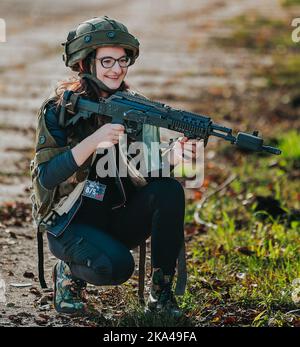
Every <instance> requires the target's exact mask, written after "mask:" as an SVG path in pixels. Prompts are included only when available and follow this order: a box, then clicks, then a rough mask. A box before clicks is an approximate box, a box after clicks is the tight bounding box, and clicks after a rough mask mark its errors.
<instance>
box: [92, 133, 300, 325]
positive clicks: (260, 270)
mask: <svg viewBox="0 0 300 347" xmlns="http://www.w3.org/2000/svg"><path fill="white" fill-rule="evenodd" d="M298 140H299V134H297V133H296V132H295V131H291V132H289V133H287V134H286V135H284V136H282V135H281V137H280V138H278V139H277V142H278V144H279V147H280V148H281V149H282V150H283V151H284V155H282V157H277V156H271V155H262V154H245V153H243V152H240V151H239V150H235V151H234V150H232V147H231V148H230V149H231V151H232V152H231V166H228V168H227V170H228V173H232V172H234V173H235V174H236V175H237V178H236V179H235V180H234V181H232V183H230V184H229V185H228V186H227V187H226V189H225V190H223V191H222V192H219V193H216V194H214V195H212V196H211V197H210V198H208V199H207V200H206V202H205V204H204V205H203V207H202V209H201V210H200V211H198V213H199V216H200V218H201V219H202V220H203V221H205V223H207V224H209V223H212V225H214V227H207V228H206V229H205V230H203V229H201V231H200V229H199V228H198V229H197V227H196V228H195V231H194V233H192V234H188V235H186V245H187V264H188V273H189V281H188V287H187V291H186V293H185V295H184V296H183V297H178V301H179V303H180V306H181V308H182V309H183V311H184V312H185V317H183V318H182V319H180V320H174V319H171V318H170V317H168V316H157V315H147V314H145V313H144V312H143V307H142V306H140V305H139V303H138V299H137V293H136V290H137V288H136V286H133V285H132V283H126V284H125V287H126V288H125V287H124V286H122V288H124V289H122V292H123V294H122V297H123V299H124V301H125V302H126V308H125V309H124V311H123V313H122V316H121V317H118V318H117V319H115V320H114V321H113V322H109V324H110V326H111V325H113V326H148V327H150V326H156V327H170V326H171V327H176V326H255V327H261V326H275V327H281V326H299V324H300V318H299V313H297V312H290V311H295V310H297V309H299V308H300V307H299V303H297V302H295V301H293V298H292V295H294V297H295V286H293V281H294V280H295V279H297V278H300V241H299V239H300V217H299V216H300V214H299V215H297V213H296V212H295V211H296V210H298V211H300V191H299V177H298V179H294V180H292V179H291V175H294V174H295V172H294V171H295V170H298V169H297V168H296V169H295V162H296V161H297V160H298V159H299V147H297V146H299V141H298ZM291 147H292V148H293V149H291ZM227 150H228V146H226V145H224V147H222V148H220V151H219V155H220V156H222V155H223V154H224V153H226V151H227ZM237 163H238V164H237ZM213 170H215V169H213ZM207 174H208V175H209V172H208V173H207ZM208 189H209V187H208ZM259 196H263V197H270V198H272V199H274V200H275V201H277V202H278V204H279V206H280V211H281V214H279V215H278V216H276V215H274V213H273V211H272V208H271V209H268V206H263V208H261V209H258V206H259V205H258V197H259ZM196 209H197V201H191V202H189V203H188V204H187V206H186V216H185V222H186V224H188V223H189V224H192V223H194V224H196V223H195V222H194V217H193V216H194V212H195V210H196ZM297 218H298V219H297ZM293 293H294V294H293ZM99 324H101V322H100V321H99ZM102 324H103V322H102ZM105 324H108V323H105Z"/></svg>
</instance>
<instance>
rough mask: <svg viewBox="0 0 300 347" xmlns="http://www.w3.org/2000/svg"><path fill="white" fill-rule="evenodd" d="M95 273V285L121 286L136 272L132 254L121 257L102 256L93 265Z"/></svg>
mask: <svg viewBox="0 0 300 347" xmlns="http://www.w3.org/2000/svg"><path fill="white" fill-rule="evenodd" d="M91 268H92V269H93V271H94V273H95V278H94V279H93V284H95V285H119V284H122V283H124V282H126V281H127V280H128V279H129V278H130V277H131V275H132V273H133V271H134V260H133V257H132V255H131V253H130V252H129V251H128V254H126V255H125V254H122V256H120V257H117V258H116V257H114V258H113V257H108V256H106V255H102V256H101V257H99V258H97V259H95V260H94V261H93V262H92V263H91Z"/></svg>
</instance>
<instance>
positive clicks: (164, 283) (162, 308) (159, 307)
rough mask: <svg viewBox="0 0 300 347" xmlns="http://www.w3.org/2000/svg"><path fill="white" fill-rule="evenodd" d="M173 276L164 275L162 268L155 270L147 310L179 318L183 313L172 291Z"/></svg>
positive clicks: (147, 311)
mask: <svg viewBox="0 0 300 347" xmlns="http://www.w3.org/2000/svg"><path fill="white" fill-rule="evenodd" d="M173 277H174V276H170V275H164V273H163V271H162V269H155V270H153V274H152V285H151V290H150V294H149V297H148V300H147V304H146V309H145V312H146V313H149V312H152V313H165V314H167V315H170V316H173V317H174V318H179V317H181V316H182V315H183V313H182V311H181V310H180V308H179V306H178V304H177V302H176V299H175V297H174V293H173V291H172V283H173Z"/></svg>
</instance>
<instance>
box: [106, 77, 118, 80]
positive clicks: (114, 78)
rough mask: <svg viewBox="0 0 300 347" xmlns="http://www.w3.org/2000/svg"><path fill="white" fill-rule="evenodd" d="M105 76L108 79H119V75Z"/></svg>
mask: <svg viewBox="0 0 300 347" xmlns="http://www.w3.org/2000/svg"><path fill="white" fill-rule="evenodd" d="M105 77H106V78H109V79H111V80H118V79H119V77H112V76H105Z"/></svg>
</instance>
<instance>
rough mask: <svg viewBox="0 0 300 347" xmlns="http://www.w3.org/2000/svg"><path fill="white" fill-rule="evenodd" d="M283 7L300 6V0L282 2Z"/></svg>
mask: <svg viewBox="0 0 300 347" xmlns="http://www.w3.org/2000/svg"><path fill="white" fill-rule="evenodd" d="M280 3H281V5H282V6H300V0H280Z"/></svg>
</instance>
